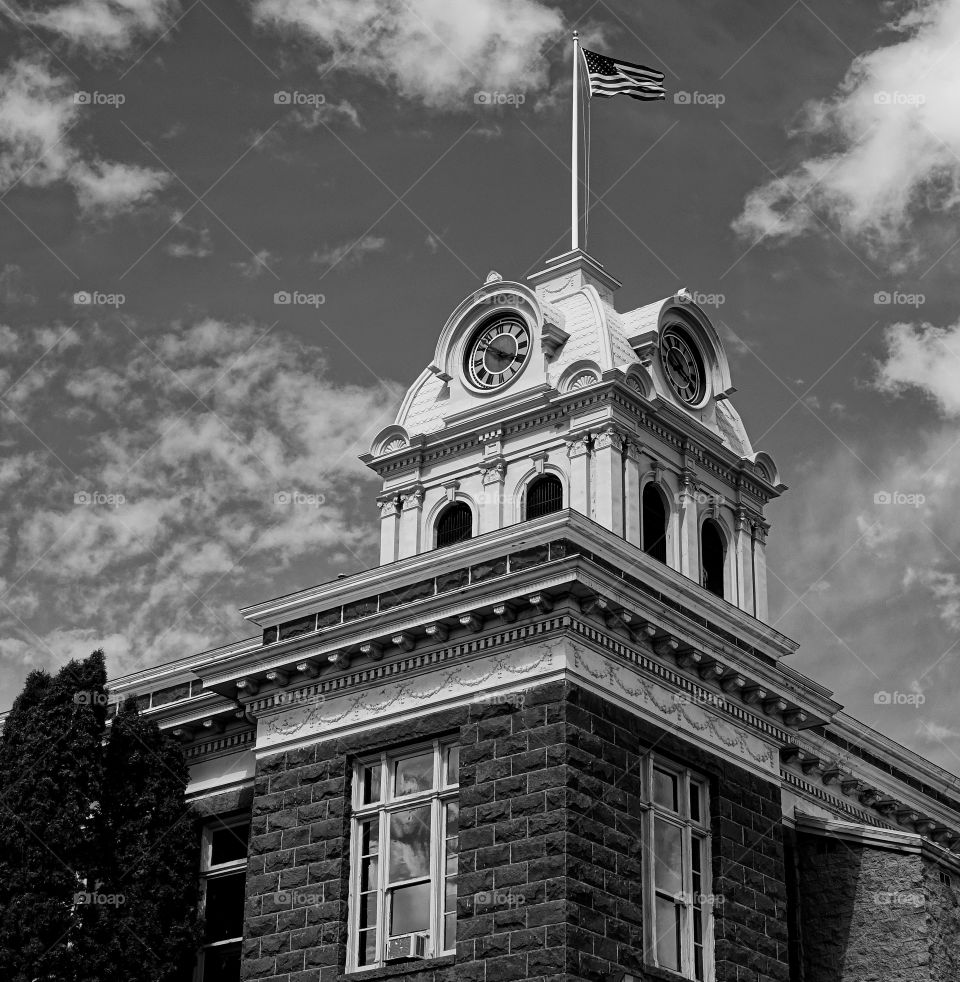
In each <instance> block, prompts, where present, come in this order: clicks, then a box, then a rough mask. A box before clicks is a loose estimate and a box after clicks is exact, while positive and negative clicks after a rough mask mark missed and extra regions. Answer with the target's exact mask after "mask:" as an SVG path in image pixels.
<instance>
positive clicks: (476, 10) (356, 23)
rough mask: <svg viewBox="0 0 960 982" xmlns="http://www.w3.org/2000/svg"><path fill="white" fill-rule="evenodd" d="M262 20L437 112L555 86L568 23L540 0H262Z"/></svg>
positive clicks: (257, 13) (258, 1)
mask: <svg viewBox="0 0 960 982" xmlns="http://www.w3.org/2000/svg"><path fill="white" fill-rule="evenodd" d="M253 13H254V19H255V20H256V21H257V22H258V23H260V24H261V25H264V26H269V27H272V28H274V29H276V30H279V31H282V32H284V33H286V34H290V35H293V36H296V37H298V38H307V39H308V40H312V41H315V42H316V44H317V46H318V48H319V49H320V52H321V54H322V56H323V57H324V58H325V59H327V62H328V64H329V65H333V64H336V65H337V68H338V70H343V71H349V72H354V73H358V74H361V75H365V76H367V77H369V78H371V79H373V80H374V81H376V82H378V83H380V84H382V85H387V86H390V87H391V88H393V89H395V90H396V91H397V92H398V93H399V94H400V95H401V96H402V97H404V98H407V99H413V100H418V101H420V102H422V103H423V104H424V105H426V106H429V107H430V108H434V109H467V108H471V109H472V105H473V93H474V92H476V91H477V90H482V89H486V90H497V91H501V92H528V91H531V92H532V91H534V90H538V89H541V88H543V87H544V86H545V85H546V82H547V59H546V48H547V46H548V45H549V44H550V42H552V41H554V40H555V39H556V38H558V37H559V36H560V34H561V33H562V31H563V17H562V15H561V13H560V11H559V10H558V9H556V8H554V7H550V6H547V5H546V4H543V3H539V2H537V0H412V2H406V0H255V3H254V7H253Z"/></svg>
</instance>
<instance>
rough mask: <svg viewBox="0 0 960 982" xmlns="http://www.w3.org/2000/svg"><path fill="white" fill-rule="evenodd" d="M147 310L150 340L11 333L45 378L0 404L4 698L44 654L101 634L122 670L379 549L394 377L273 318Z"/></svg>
mask: <svg viewBox="0 0 960 982" xmlns="http://www.w3.org/2000/svg"><path fill="white" fill-rule="evenodd" d="M132 327H133V329H134V330H136V331H137V333H138V334H140V335H141V336H142V337H143V339H144V344H141V343H140V341H138V340H137V338H136V337H134V336H133V335H132V334H130V333H128V332H126V331H121V332H119V333H118V332H116V331H111V332H109V333H108V332H106V331H105V330H101V329H99V328H98V327H97V326H96V325H95V324H93V325H89V326H87V327H85V329H84V332H83V335H84V337H83V344H82V345H73V344H71V343H69V339H67V342H68V343H65V344H63V345H56V346H54V347H53V348H52V349H51V350H50V351H49V353H48V354H47V355H46V356H45V357H43V358H38V356H39V355H40V354H42V352H43V351H44V350H46V348H47V347H49V343H48V342H49V337H48V335H47V334H46V333H43V334H41V332H38V331H34V332H28V331H25V330H21V331H18V332H15V334H16V337H17V339H18V343H17V344H16V345H15V346H14V347H13V348H12V349H11V350H10V352H9V353H8V361H10V362H12V368H11V372H12V374H13V377H14V378H16V377H17V376H18V375H20V374H21V373H22V372H24V371H26V370H28V369H30V370H29V372H28V374H27V376H26V378H27V379H28V380H29V382H24V383H21V384H24V385H28V387H29V388H30V390H31V396H30V398H29V399H25V400H22V401H19V402H17V403H16V404H14V405H13V407H12V408H13V409H15V411H16V415H14V412H12V411H8V410H5V409H3V408H2V407H0V423H2V426H3V429H4V433H5V434H7V435H8V445H7V446H6V447H5V454H4V459H3V461H2V465H0V516H2V517H0V682H2V683H3V684H4V688H5V690H6V697H5V701H7V702H9V699H10V698H11V697H12V691H13V689H14V688H15V687H17V686H19V684H20V683H21V681H22V677H23V675H24V673H25V670H26V669H27V668H28V667H31V666H33V665H41V666H50V665H53V664H56V663H58V662H59V661H62V660H65V659H66V658H68V657H70V656H72V655H74V654H76V653H77V652H78V651H80V652H82V651H84V650H87V651H89V650H90V649H92V648H94V647H96V646H97V645H98V644H100V642H101V641H103V640H106V641H108V642H109V644H108V648H107V651H108V655H110V656H111V659H112V661H111V670H112V672H114V673H115V674H116V673H118V672H121V671H127V670H133V669H135V668H136V667H138V666H142V665H144V664H149V663H153V662H156V661H160V660H163V659H166V658H172V657H179V656H181V655H183V654H184V653H187V652H190V651H198V650H203V648H204V647H207V646H212V645H214V644H219V643H225V642H228V641H231V640H234V639H236V638H238V637H241V636H244V635H245V634H249V633H252V632H250V630H249V628H248V627H247V626H245V625H244V624H243V622H242V621H241V620H240V618H239V617H238V616H237V614H236V608H237V606H239V605H241V604H242V603H244V602H245V601H247V600H252V599H255V598H263V597H264V596H268V595H271V594H273V593H281V592H283V591H284V590H285V589H293V588H296V587H297V586H302V584H303V583H304V582H309V581H310V580H309V577H322V576H323V575H324V571H329V570H330V569H331V564H332V570H333V571H336V570H337V569H338V568H343V567H344V566H349V567H357V566H366V565H368V564H370V563H371V562H374V561H375V555H374V554H372V553H373V546H374V544H375V543H374V540H373V539H371V529H372V528H373V525H372V524H371V522H372V520H373V518H374V507H373V502H374V496H375V492H376V484H375V480H374V477H373V475H372V473H371V472H369V471H368V470H367V469H366V468H364V467H363V466H362V465H361V464H360V463H359V462H358V460H357V455H358V454H360V453H362V452H363V451H365V450H366V449H368V446H369V440H370V438H371V437H372V436H373V434H374V433H375V432H376V430H377V429H379V428H380V427H381V426H383V425H384V424H385V423H386V422H388V421H389V418H390V417H392V412H391V410H392V409H393V408H394V404H395V403H396V402H397V401H398V398H399V393H398V392H397V391H395V390H394V389H393V388H392V387H384V386H382V385H381V386H375V387H362V386H355V385H348V384H342V383H340V382H337V381H335V380H334V379H332V378H331V377H330V375H329V372H328V369H327V365H326V361H325V358H324V355H323V352H322V351H321V350H320V349H318V348H316V347H313V346H309V345H306V346H305V345H302V344H300V343H298V342H297V340H296V339H294V338H293V337H290V336H287V335H284V334H281V333H279V330H277V329H274V330H273V331H270V330H268V329H267V328H265V327H264V326H263V325H255V324H245V323H225V322H223V321H218V320H213V319H205V320H200V321H197V322H193V323H189V324H176V325H173V326H171V327H168V328H165V329H163V330H162V331H160V332H159V333H157V332H154V333H148V334H147V333H144V330H143V328H142V326H141V325H139V324H133V325H132ZM45 342H47V343H45ZM34 362H36V365H35V366H34V367H33V368H32V369H31V368H30V366H31V365H32V364H33V363H34ZM34 377H35V378H34ZM16 391H17V390H16V389H15V390H14V392H13V394H15V393H16ZM9 401H10V397H5V403H7V402H9ZM27 426H29V427H30V430H28V429H27ZM31 430H32V431H33V432H39V431H43V432H45V433H46V439H47V440H48V441H49V443H50V447H51V451H52V452H47V451H46V450H44V449H43V448H38V447H37V444H36V441H35V440H34V438H33V437H32V436H31ZM59 433H62V434H63V435H62V442H61V439H60V438H59V437H58V434H59ZM26 574H29V575H26ZM327 575H330V574H329V572H327ZM51 598H56V602H55V604H51V603H50V599H51Z"/></svg>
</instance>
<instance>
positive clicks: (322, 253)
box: [310, 234, 387, 271]
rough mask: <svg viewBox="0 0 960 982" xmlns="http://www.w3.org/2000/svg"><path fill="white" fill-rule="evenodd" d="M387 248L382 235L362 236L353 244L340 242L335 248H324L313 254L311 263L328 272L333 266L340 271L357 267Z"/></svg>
mask: <svg viewBox="0 0 960 982" xmlns="http://www.w3.org/2000/svg"><path fill="white" fill-rule="evenodd" d="M386 247H387V240H386V239H385V238H384V237H383V236H382V235H371V234H367V235H364V236H363V237H362V238H360V239H357V240H356V241H355V242H341V243H340V245H337V246H324V248H323V249H320V250H318V251H317V252H315V253H314V254H313V255H312V256H311V257H310V259H311V261H312V262H315V263H319V264H320V265H321V266H326V267H327V269H328V271H329V270H331V269H333V268H334V267H335V266H339V267H340V269H341V270H343V269H346V268H348V267H349V266H359V265H360V263H362V262H363V261H364V259H366V258H367V256H369V255H372V254H373V253H375V252H383V250H384V249H385V248H386Z"/></svg>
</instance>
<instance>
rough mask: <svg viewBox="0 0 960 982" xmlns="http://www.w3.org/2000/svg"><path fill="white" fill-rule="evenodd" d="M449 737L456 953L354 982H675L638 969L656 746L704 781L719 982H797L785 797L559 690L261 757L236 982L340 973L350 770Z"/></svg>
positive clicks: (606, 707)
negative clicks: (793, 978) (384, 981)
mask: <svg viewBox="0 0 960 982" xmlns="http://www.w3.org/2000/svg"><path fill="white" fill-rule="evenodd" d="M446 734H454V735H457V736H458V738H459V742H460V747H461V758H460V859H459V878H458V924H457V951H456V956H455V958H454V957H453V956H447V957H446V958H441V959H435V960H431V961H429V962H427V963H410V964H402V965H394V966H391V967H389V968H386V969H373V970H369V971H365V972H362V973H359V974H358V976H357V977H358V978H360V979H380V978H394V977H399V976H403V977H404V978H406V977H407V976H410V982H454V980H456V982H514V980H520V979H544V980H545V979H548V978H549V979H557V980H564V982H566V980H570V982H573V980H580V979H583V980H590V982H605V980H607V979H608V978H609V976H610V974H611V973H613V972H616V971H630V972H632V973H633V974H635V975H637V976H638V977H640V978H644V979H661V978H677V976H675V975H672V973H665V972H658V971H656V970H653V971H651V970H649V969H648V968H646V967H644V963H643V927H642V905H643V897H642V890H641V868H642V847H641V843H640V810H639V808H638V805H639V801H640V790H641V789H640V761H641V758H642V755H643V753H644V752H646V751H647V750H649V749H651V748H656V751H657V752H658V753H661V754H663V755H666V756H669V757H672V758H673V759H674V760H676V761H678V762H680V763H687V764H689V766H691V767H694V768H695V769H697V770H699V771H701V772H702V773H703V774H705V775H706V776H707V777H708V778H709V780H710V784H711V807H712V815H711V818H712V827H713V836H712V841H713V880H714V885H713V892H714V893H715V894H718V895H720V898H721V900H720V902H719V903H718V904H717V905H716V907H715V925H716V926H715V936H716V946H715V950H716V965H717V980H718V982H745V980H747V979H749V980H750V982H787V980H788V971H787V967H786V962H787V954H786V949H787V938H786V910H785V904H786V895H785V890H784V886H783V852H782V842H781V831H782V830H781V824H780V811H779V787H778V785H776V784H775V783H771V782H768V781H765V780H764V779H762V778H760V777H758V776H756V775H754V774H752V773H750V772H748V771H745V770H743V769H741V768H739V767H735V766H731V765H730V764H728V763H726V762H724V761H722V760H720V759H719V758H717V757H715V756H714V755H712V754H710V753H708V752H706V751H704V750H700V749H697V748H695V747H693V746H691V745H690V744H689V743H687V742H686V741H684V740H681V739H679V738H678V737H676V736H675V735H673V734H670V733H666V732H664V731H663V730H661V729H659V728H657V727H654V726H652V725H650V724H647V723H644V722H642V721H641V720H640V719H638V718H637V717H635V716H634V715H633V714H632V713H630V712H628V711H626V710H624V709H622V708H619V707H616V706H614V705H612V704H610V703H609V702H607V701H606V700H604V699H601V698H600V697H598V696H596V695H593V694H591V693H589V692H587V691H585V690H583V689H581V688H579V687H577V686H573V685H571V684H569V683H560V682H558V683H554V684H550V685H544V686H540V687H537V688H534V689H530V690H527V691H526V692H524V693H523V699H522V701H520V700H519V699H518V700H516V701H505V702H494V703H489V704H488V703H479V702H478V703H475V704H472V705H470V706H468V707H464V708H462V709H458V710H453V711H448V712H444V713H439V714H435V715H433V716H429V717H424V718H421V719H419V720H417V721H415V722H411V723H405V724H399V725H395V726H387V727H383V728H381V729H378V730H376V731H374V732H369V733H365V734H363V735H361V736H355V737H351V738H350V739H349V740H332V741H325V742H320V743H317V744H314V745H312V746H310V747H307V748H305V749H299V750H294V751H288V752H283V753H278V754H276V755H274V756H272V757H267V758H265V759H263V760H262V761H261V762H260V763H259V765H258V774H257V779H256V788H255V798H254V803H253V828H252V832H251V851H250V865H249V873H248V882H247V901H246V923H245V931H244V966H243V978H244V979H257V980H265V982H267V980H268V982H334V980H335V979H337V977H338V976H340V975H341V974H342V972H343V969H344V965H345V961H346V951H347V891H348V882H349V841H348V840H349V829H350V815H349V802H350V779H351V765H352V760H353V759H354V757H355V756H357V755H360V754H363V753H366V752H369V751H371V750H379V749H383V748H389V749H392V748H395V747H400V746H402V745H403V744H404V743H407V742H411V743H412V742H414V741H416V740H418V739H423V738H426V737H435V736H438V735H446ZM351 977H352V976H351Z"/></svg>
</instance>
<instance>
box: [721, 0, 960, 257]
mask: <svg viewBox="0 0 960 982" xmlns="http://www.w3.org/2000/svg"><path fill="white" fill-rule="evenodd" d="M889 26H890V27H891V29H892V30H893V31H894V32H895V33H896V35H897V39H896V40H895V41H894V42H893V43H892V44H889V45H886V46H884V47H881V48H878V49H876V50H875V51H870V52H868V53H866V54H863V55H861V56H860V57H858V58H857V59H856V60H855V61H854V62H853V64H852V65H851V66H850V69H849V70H848V72H847V75H846V77H845V78H844V80H843V82H842V83H841V84H840V86H839V87H838V89H837V91H836V93H835V94H834V95H833V96H832V97H831V98H829V99H825V100H818V101H815V102H811V103H809V104H808V105H807V106H806V107H805V109H804V111H803V112H802V114H801V117H800V119H799V121H798V123H797V124H796V125H795V127H794V128H793V129H792V131H791V133H790V135H791V137H793V138H794V139H797V140H801V141H803V142H804V143H805V145H806V146H808V147H809V148H810V149H811V150H813V147H815V146H816V147H819V148H820V149H818V150H813V152H809V151H808V152H809V155H808V156H807V157H806V158H805V159H804V160H802V161H801V162H800V163H798V164H797V165H796V166H794V167H793V168H792V169H790V170H789V171H788V172H787V173H786V174H785V175H784V176H783V177H781V178H777V179H774V180H771V181H768V182H766V183H765V184H763V185H762V186H761V187H759V188H756V189H754V190H753V191H751V192H750V193H749V195H748V196H747V199H746V202H745V204H744V208H743V211H742V213H741V214H740V216H739V217H738V218H737V219H736V221H735V222H734V228H735V230H736V231H737V232H739V233H740V234H742V235H744V236H748V237H751V238H753V237H758V236H766V237H767V238H769V239H771V240H780V241H784V240H789V239H793V238H795V237H797V236H800V235H802V234H804V233H808V232H821V231H823V226H822V224H821V223H820V222H819V221H818V220H817V218H816V217H815V215H814V212H818V213H822V214H823V215H824V216H825V218H826V220H827V221H828V222H830V223H832V224H834V225H836V226H837V227H838V229H839V231H840V232H841V233H843V234H845V235H847V236H849V237H851V238H854V239H857V240H859V241H860V242H861V243H862V244H863V245H864V246H865V247H866V248H867V249H869V250H870V251H871V253H872V254H874V255H877V256H882V257H885V258H887V259H889V260H890V262H891V264H892V265H894V266H897V267H902V266H904V265H905V264H906V263H907V262H908V261H909V260H910V259H916V258H918V255H919V252H920V250H921V247H920V246H919V245H917V243H916V242H915V241H914V238H913V237H912V233H914V232H915V231H916V227H917V224H918V222H923V221H925V220H927V219H929V218H931V216H937V215H938V214H939V215H940V216H942V215H943V214H945V213H946V214H950V215H952V217H953V218H954V219H955V217H956V213H957V209H958V205H960V59H958V58H957V57H956V52H955V50H954V49H955V45H956V43H957V39H958V37H960V0H918V2H917V3H916V4H915V5H914V6H913V7H911V9H910V11H909V12H908V13H907V14H906V15H905V16H903V17H901V18H900V19H899V20H898V21H896V22H895V23H893V24H891V25H889Z"/></svg>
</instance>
